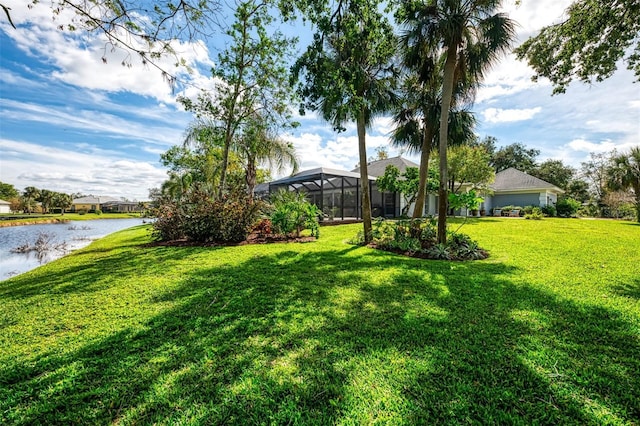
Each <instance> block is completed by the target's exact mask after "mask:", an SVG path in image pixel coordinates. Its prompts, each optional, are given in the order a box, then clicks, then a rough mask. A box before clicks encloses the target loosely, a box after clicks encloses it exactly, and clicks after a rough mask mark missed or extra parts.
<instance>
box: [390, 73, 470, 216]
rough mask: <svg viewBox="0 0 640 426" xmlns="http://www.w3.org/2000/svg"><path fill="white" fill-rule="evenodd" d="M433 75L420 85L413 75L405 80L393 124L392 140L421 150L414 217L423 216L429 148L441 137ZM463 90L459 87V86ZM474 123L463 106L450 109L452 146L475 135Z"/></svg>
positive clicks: (437, 93)
mask: <svg viewBox="0 0 640 426" xmlns="http://www.w3.org/2000/svg"><path fill="white" fill-rule="evenodd" d="M437 75H438V74H434V75H433V76H432V77H431V78H429V79H428V80H427V82H426V83H423V84H420V83H419V82H418V79H417V78H416V76H415V75H413V76H411V77H408V78H407V79H406V80H405V87H404V91H403V105H402V107H401V108H400V109H399V110H398V111H397V112H396V114H395V116H394V121H395V123H396V127H395V129H394V130H393V133H392V135H391V143H392V144H393V145H395V146H401V147H405V148H408V150H409V151H410V152H415V153H417V152H419V153H420V171H419V174H420V183H419V187H418V194H417V196H416V202H415V209H414V211H413V217H414V218H418V217H422V215H423V209H424V205H425V200H426V195H427V179H428V171H429V159H430V156H431V151H432V150H433V149H435V147H437V146H438V141H439V139H440V137H439V134H438V126H439V122H440V105H441V102H442V101H441V99H442V98H441V96H440V88H441V85H439V84H434V83H436V81H437V80H438V79H437V78H435V77H437ZM461 89H462V87H461ZM464 90H465V91H466V89H464ZM475 125H476V119H475V117H474V115H473V114H472V113H471V112H469V111H467V110H466V109H461V110H459V109H456V108H454V107H452V108H451V111H450V113H449V141H448V143H449V144H451V145H459V144H465V143H468V142H470V141H472V140H474V138H475V134H474V132H473V130H474V128H475Z"/></svg>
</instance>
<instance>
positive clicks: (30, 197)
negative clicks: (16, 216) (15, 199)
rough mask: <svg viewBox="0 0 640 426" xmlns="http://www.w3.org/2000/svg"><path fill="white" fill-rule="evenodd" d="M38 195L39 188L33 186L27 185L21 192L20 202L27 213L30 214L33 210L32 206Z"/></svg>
mask: <svg viewBox="0 0 640 426" xmlns="http://www.w3.org/2000/svg"><path fill="white" fill-rule="evenodd" d="M39 197H40V190H39V189H38V188H36V187H35V186H28V187H26V188H25V189H24V192H23V193H22V202H23V204H24V209H25V210H26V211H27V213H29V214H31V212H32V211H33V207H34V206H35V204H36V200H37V199H38V198H39Z"/></svg>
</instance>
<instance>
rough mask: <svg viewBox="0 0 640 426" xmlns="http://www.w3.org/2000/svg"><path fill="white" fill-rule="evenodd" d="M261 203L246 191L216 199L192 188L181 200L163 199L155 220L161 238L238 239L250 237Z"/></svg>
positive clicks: (234, 240) (155, 227)
mask: <svg viewBox="0 0 640 426" xmlns="http://www.w3.org/2000/svg"><path fill="white" fill-rule="evenodd" d="M261 205H262V203H261V202H259V201H252V200H250V199H249V197H248V196H246V195H244V194H230V195H225V196H224V197H222V198H221V199H213V198H212V197H210V196H209V195H207V194H206V193H203V192H199V191H193V192H192V193H190V194H189V195H188V196H187V199H186V200H182V201H181V202H180V203H177V202H172V201H167V202H161V203H160V206H159V207H158V209H157V212H156V216H157V220H156V221H155V222H154V234H155V236H156V237H157V238H159V239H160V240H176V239H180V238H187V239H188V240H190V241H195V242H200V243H210V242H221V243H238V242H241V241H244V240H246V239H247V236H248V235H249V232H250V230H251V228H252V226H253V225H254V224H255V223H256V221H257V220H258V218H259V215H260V210H261V209H260V207H261Z"/></svg>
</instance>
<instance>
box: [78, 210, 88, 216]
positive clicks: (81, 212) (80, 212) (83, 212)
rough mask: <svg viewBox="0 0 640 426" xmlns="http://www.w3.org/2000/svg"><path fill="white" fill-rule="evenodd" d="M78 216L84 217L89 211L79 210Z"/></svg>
mask: <svg viewBox="0 0 640 426" xmlns="http://www.w3.org/2000/svg"><path fill="white" fill-rule="evenodd" d="M78 214H79V215H80V216H82V215H85V214H87V211H86V210H84V209H82V210H78Z"/></svg>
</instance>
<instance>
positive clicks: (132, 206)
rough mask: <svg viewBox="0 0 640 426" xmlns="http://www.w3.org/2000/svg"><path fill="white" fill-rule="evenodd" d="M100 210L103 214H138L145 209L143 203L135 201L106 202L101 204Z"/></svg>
mask: <svg viewBox="0 0 640 426" xmlns="http://www.w3.org/2000/svg"><path fill="white" fill-rule="evenodd" d="M101 206H102V208H101V210H102V211H103V212H105V213H107V212H109V213H140V212H141V211H143V210H144V208H145V203H138V202H137V201H107V202H105V203H102V204H101Z"/></svg>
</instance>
